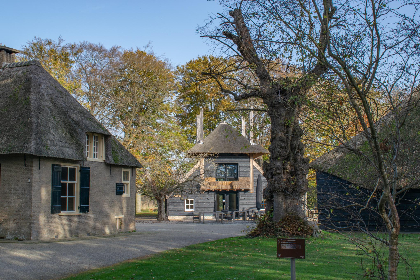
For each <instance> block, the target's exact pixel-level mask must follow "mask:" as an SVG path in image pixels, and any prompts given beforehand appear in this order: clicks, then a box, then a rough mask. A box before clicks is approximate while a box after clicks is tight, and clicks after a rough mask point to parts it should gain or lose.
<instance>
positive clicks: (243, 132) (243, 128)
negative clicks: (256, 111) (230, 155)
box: [241, 116, 246, 137]
mask: <svg viewBox="0 0 420 280" xmlns="http://www.w3.org/2000/svg"><path fill="white" fill-rule="evenodd" d="M241 120H242V136H244V137H246V129H245V127H246V122H245V117H244V116H242V117H241Z"/></svg>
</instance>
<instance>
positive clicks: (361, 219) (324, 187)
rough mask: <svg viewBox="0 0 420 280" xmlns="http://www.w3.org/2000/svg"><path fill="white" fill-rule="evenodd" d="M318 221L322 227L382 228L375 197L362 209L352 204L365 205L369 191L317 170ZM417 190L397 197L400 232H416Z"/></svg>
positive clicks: (418, 219) (419, 192)
mask: <svg viewBox="0 0 420 280" xmlns="http://www.w3.org/2000/svg"><path fill="white" fill-rule="evenodd" d="M316 183H317V196H318V197H317V200H318V211H319V216H318V222H319V223H320V225H321V228H324V229H339V230H358V229H359V228H360V227H363V228H365V229H368V230H370V231H377V230H378V231H384V230H385V225H384V224H383V222H382V219H381V217H380V216H379V214H378V213H376V211H374V210H376V205H377V203H378V198H377V197H373V198H372V199H371V201H370V208H373V210H362V211H360V207H356V206H351V205H353V204H358V205H365V204H366V200H367V198H369V197H370V191H369V190H366V189H364V188H359V187H357V186H354V185H352V184H351V183H350V182H348V181H346V180H343V179H341V178H339V177H336V176H334V175H331V174H328V173H325V172H321V171H317V172H316ZM419 203H420V190H419V189H411V190H408V191H407V192H406V193H405V194H404V195H403V196H400V197H397V209H398V212H399V214H400V224H401V231H403V232H419V231H420V205H419Z"/></svg>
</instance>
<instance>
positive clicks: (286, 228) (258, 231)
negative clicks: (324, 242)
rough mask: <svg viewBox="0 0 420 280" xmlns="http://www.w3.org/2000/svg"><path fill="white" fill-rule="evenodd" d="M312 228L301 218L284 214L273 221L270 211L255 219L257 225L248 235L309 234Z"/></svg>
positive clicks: (311, 232)
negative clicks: (277, 220) (281, 217)
mask: <svg viewBox="0 0 420 280" xmlns="http://www.w3.org/2000/svg"><path fill="white" fill-rule="evenodd" d="M312 234H313V228H312V227H311V226H310V225H308V223H307V222H306V221H305V220H303V219H302V218H300V217H298V216H295V215H286V216H285V217H284V218H283V219H281V220H280V221H279V222H277V223H276V222H274V221H273V215H272V213H271V212H267V213H266V214H265V215H263V216H261V217H259V218H258V220H257V226H256V227H255V228H254V229H253V230H252V231H251V232H250V233H249V234H248V236H250V237H257V236H263V237H278V236H302V237H306V236H311V235H312Z"/></svg>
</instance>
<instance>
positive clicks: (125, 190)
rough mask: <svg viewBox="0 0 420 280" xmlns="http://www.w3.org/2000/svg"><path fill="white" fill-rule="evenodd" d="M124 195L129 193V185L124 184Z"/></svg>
mask: <svg viewBox="0 0 420 280" xmlns="http://www.w3.org/2000/svg"><path fill="white" fill-rule="evenodd" d="M124 193H128V184H124Z"/></svg>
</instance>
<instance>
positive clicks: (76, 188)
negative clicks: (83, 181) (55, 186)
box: [61, 165, 80, 213]
mask: <svg viewBox="0 0 420 280" xmlns="http://www.w3.org/2000/svg"><path fill="white" fill-rule="evenodd" d="M63 168H74V169H75V181H68V180H63V177H61V186H63V184H68V183H73V184H74V195H73V196H68V195H67V196H63V195H61V198H63V197H67V203H66V205H68V198H69V197H74V210H73V211H67V210H63V209H61V213H76V212H78V209H79V197H80V194H79V190H80V188H79V176H78V173H79V167H78V166H72V165H63V166H61V169H63ZM67 174H69V172H67ZM61 189H63V187H61ZM62 194H63V193H62Z"/></svg>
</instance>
